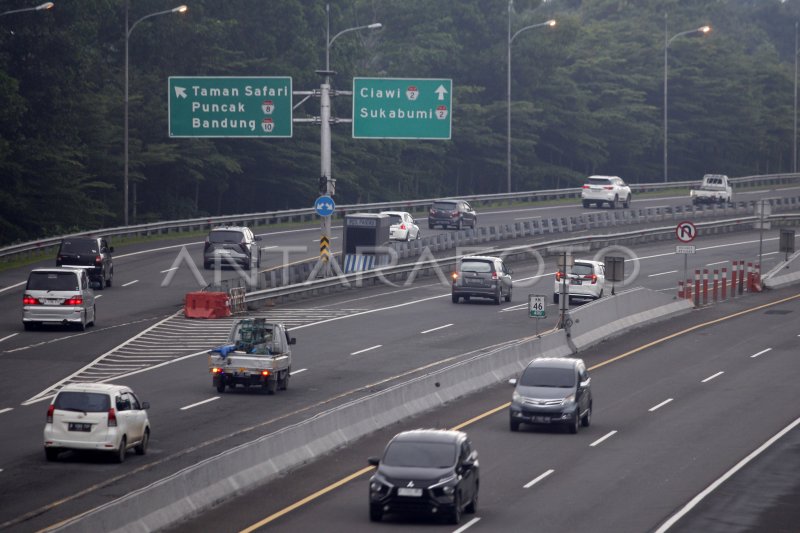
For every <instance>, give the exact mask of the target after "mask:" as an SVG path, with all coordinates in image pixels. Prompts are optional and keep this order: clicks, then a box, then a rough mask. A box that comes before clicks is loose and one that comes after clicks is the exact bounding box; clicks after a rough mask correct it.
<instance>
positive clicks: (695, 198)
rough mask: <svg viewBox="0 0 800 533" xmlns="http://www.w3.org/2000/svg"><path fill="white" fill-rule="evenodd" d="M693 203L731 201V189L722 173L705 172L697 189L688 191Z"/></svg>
mask: <svg viewBox="0 0 800 533" xmlns="http://www.w3.org/2000/svg"><path fill="white" fill-rule="evenodd" d="M689 197H690V198H691V199H692V203H693V204H694V205H697V204H725V203H728V204H730V203H733V189H732V188H731V184H730V182H729V181H728V176H725V175H724V174H706V175H705V176H703V183H702V184H701V185H700V188H699V189H692V190H691V191H689Z"/></svg>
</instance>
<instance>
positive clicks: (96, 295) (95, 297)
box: [0, 294, 103, 340]
mask: <svg viewBox="0 0 800 533" xmlns="http://www.w3.org/2000/svg"><path fill="white" fill-rule="evenodd" d="M102 297H103V295H102V294H95V295H94V299H95V300H97V299H98V298H102ZM0 340H2V339H0Z"/></svg>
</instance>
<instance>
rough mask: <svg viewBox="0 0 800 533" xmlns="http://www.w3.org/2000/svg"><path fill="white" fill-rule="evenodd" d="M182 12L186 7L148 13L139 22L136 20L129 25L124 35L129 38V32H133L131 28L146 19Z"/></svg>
mask: <svg viewBox="0 0 800 533" xmlns="http://www.w3.org/2000/svg"><path fill="white" fill-rule="evenodd" d="M182 11H186V6H178V7H175V8H172V9H165V10H164V11H157V12H155V13H150V14H149V15H145V16H143V17H142V18H140V19H139V20H137V21H136V22H134V23H133V24H132V25H131V27H130V28H128V32H127V34H126V37H127V38H130V36H131V32H132V31H133V28H135V27H136V25H137V24H139V23H140V22H142V21H143V20H147V19H149V18H152V17H157V16H159V15H168V14H169V13H178V12H182Z"/></svg>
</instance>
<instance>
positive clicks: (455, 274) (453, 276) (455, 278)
mask: <svg viewBox="0 0 800 533" xmlns="http://www.w3.org/2000/svg"><path fill="white" fill-rule="evenodd" d="M450 277H452V278H453V283H455V282H456V280H457V279H458V272H453V273H452V274H450Z"/></svg>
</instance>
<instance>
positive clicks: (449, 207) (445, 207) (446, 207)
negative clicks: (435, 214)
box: [433, 202, 458, 211]
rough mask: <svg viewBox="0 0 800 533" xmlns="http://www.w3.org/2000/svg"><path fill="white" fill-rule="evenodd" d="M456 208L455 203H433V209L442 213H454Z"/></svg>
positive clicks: (456, 204)
mask: <svg viewBox="0 0 800 533" xmlns="http://www.w3.org/2000/svg"><path fill="white" fill-rule="evenodd" d="M457 206H458V203H456V202H433V208H434V209H440V210H442V211H455V210H456V208H457Z"/></svg>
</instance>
